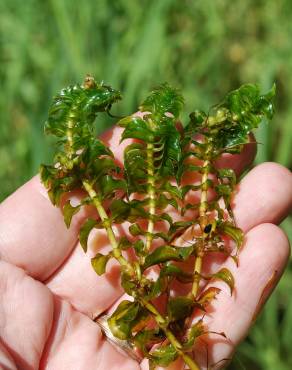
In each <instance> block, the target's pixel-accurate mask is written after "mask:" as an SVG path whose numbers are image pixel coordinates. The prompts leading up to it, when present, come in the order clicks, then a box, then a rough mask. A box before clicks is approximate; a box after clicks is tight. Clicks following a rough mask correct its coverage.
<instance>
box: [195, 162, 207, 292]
mask: <svg viewBox="0 0 292 370" xmlns="http://www.w3.org/2000/svg"><path fill="white" fill-rule="evenodd" d="M209 168H210V161H209V160H208V159H207V160H205V161H204V163H203V176H202V180H201V187H202V190H201V198H200V206H199V217H200V218H199V220H200V228H201V231H202V234H203V243H202V245H201V247H200V250H199V251H198V254H197V256H196V260H195V266H194V281H193V286H192V296H193V297H194V298H196V297H197V295H198V291H199V284H200V277H201V272H202V264H203V256H204V242H205V240H204V228H205V226H206V224H207V217H206V212H207V208H208V203H207V199H208V198H207V196H208V187H207V186H206V185H207V180H208V176H209Z"/></svg>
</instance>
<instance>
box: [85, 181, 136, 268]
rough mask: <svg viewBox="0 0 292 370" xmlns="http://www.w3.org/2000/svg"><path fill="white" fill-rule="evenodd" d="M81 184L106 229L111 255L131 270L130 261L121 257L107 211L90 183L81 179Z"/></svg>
mask: <svg viewBox="0 0 292 370" xmlns="http://www.w3.org/2000/svg"><path fill="white" fill-rule="evenodd" d="M82 183H83V186H84V189H85V190H86V191H87V193H88V195H89V196H90V198H91V199H92V201H93V204H94V206H95V208H96V210H97V212H98V214H99V217H100V219H101V221H102V222H103V225H104V228H105V230H106V233H107V236H108V239H109V242H110V243H111V245H112V247H113V255H114V257H115V258H116V259H117V260H118V262H119V263H120V264H121V266H124V267H127V268H128V270H129V272H133V267H132V266H131V265H130V263H129V262H128V261H127V260H126V259H125V258H124V257H123V255H122V253H121V251H120V249H119V248H118V241H117V239H116V237H115V234H114V231H113V229H112V225H111V222H110V220H109V218H108V216H107V213H106V211H105V209H104V207H103V205H102V204H101V201H100V200H99V198H98V196H97V193H96V191H95V190H94V189H93V187H92V186H91V184H90V183H89V182H88V181H85V180H83V182H82Z"/></svg>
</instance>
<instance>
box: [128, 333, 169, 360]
mask: <svg viewBox="0 0 292 370" xmlns="http://www.w3.org/2000/svg"><path fill="white" fill-rule="evenodd" d="M165 338H166V337H165V334H164V332H163V331H162V330H161V329H159V328H157V329H144V330H141V331H139V332H138V333H137V334H136V335H135V337H134V343H135V345H136V346H137V347H138V348H139V349H140V350H141V351H142V352H143V354H144V355H145V356H146V355H148V350H147V348H149V347H150V348H151V347H152V346H153V345H154V344H158V343H161V342H162V341H163V340H164V339H165Z"/></svg>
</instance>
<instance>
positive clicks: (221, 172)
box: [216, 168, 236, 185]
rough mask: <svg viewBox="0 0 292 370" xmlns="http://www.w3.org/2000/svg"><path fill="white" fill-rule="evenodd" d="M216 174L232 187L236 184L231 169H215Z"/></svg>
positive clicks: (234, 175)
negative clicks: (226, 180) (227, 181)
mask: <svg viewBox="0 0 292 370" xmlns="http://www.w3.org/2000/svg"><path fill="white" fill-rule="evenodd" d="M216 171H217V174H218V176H219V177H220V179H228V180H229V181H230V183H231V184H232V185H235V184H236V174H235V172H234V170H233V169H231V168H220V169H217V170H216Z"/></svg>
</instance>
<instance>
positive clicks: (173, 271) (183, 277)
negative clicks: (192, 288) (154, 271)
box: [160, 264, 193, 283]
mask: <svg viewBox="0 0 292 370" xmlns="http://www.w3.org/2000/svg"><path fill="white" fill-rule="evenodd" d="M160 276H161V277H163V276H173V277H175V278H176V279H177V280H178V281H180V282H182V283H192V282H193V274H190V273H187V272H185V271H184V270H182V269H181V268H180V267H178V266H176V265H173V264H167V265H165V266H163V267H162V269H161V270H160Z"/></svg>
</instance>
